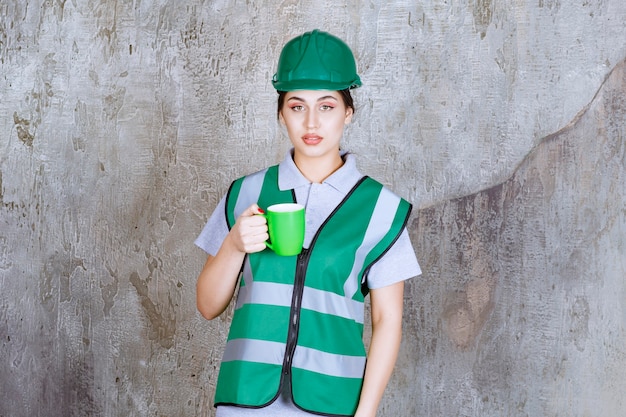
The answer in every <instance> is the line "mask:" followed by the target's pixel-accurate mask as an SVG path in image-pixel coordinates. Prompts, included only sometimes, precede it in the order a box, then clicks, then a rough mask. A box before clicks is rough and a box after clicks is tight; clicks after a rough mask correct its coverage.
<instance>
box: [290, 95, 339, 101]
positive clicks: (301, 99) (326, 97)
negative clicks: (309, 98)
mask: <svg viewBox="0 0 626 417" xmlns="http://www.w3.org/2000/svg"><path fill="white" fill-rule="evenodd" d="M328 99H331V100H335V101H337V97H333V96H323V97H320V98H318V99H317V101H318V102H320V101H324V100H328ZM292 100H293V101H304V102H306V100H305V99H303V98H300V97H297V96H292V97H289V98H288V99H287V101H292Z"/></svg>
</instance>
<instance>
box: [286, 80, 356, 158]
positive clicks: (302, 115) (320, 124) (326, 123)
mask: <svg viewBox="0 0 626 417" xmlns="http://www.w3.org/2000/svg"><path fill="white" fill-rule="evenodd" d="M279 119H280V122H281V123H282V124H283V125H285V127H286V128H287V134H288V135H289V139H290V140H291V143H292V144H293V147H294V157H295V159H296V160H297V159H302V158H325V157H327V158H337V157H338V155H339V141H340V140H341V137H342V136H343V128H344V126H345V125H346V124H348V123H350V121H351V120H352V109H351V108H350V107H346V105H345V104H344V101H343V98H342V97H341V93H340V92H339V91H329V90H298V91H289V92H287V93H286V94H285V99H284V104H283V106H282V109H281V110H280V114H279Z"/></svg>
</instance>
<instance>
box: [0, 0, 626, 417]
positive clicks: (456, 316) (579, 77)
mask: <svg viewBox="0 0 626 417" xmlns="http://www.w3.org/2000/svg"><path fill="white" fill-rule="evenodd" d="M316 27H319V28H322V29H324V30H329V31H331V32H333V33H335V34H337V35H338V36H341V37H342V38H344V39H345V40H346V41H347V42H348V43H349V44H350V45H351V46H353V49H354V52H355V55H356V57H357V60H358V62H359V68H360V72H361V73H362V78H363V81H364V84H365V85H364V87H363V88H362V89H359V90H357V91H356V95H355V99H356V101H357V114H356V117H355V120H354V123H353V125H351V126H350V127H349V128H348V131H347V132H346V137H345V140H344V147H345V148H347V149H349V150H351V151H353V152H354V153H356V154H357V155H358V156H359V164H360V166H361V168H362V170H363V171H364V172H367V173H368V174H370V175H372V176H373V177H375V178H377V179H379V180H381V181H383V182H384V183H386V184H388V185H389V186H391V187H392V188H393V189H394V190H395V191H397V192H398V193H399V194H401V195H402V196H404V197H405V198H407V199H409V200H411V201H412V202H413V203H414V204H415V209H416V210H415V214H414V216H413V220H412V222H411V223H410V226H409V228H410V232H411V235H412V238H413V242H414V244H415V247H416V252H417V254H418V257H419V258H420V260H421V263H422V267H423V269H424V275H423V276H422V277H421V278H418V279H416V280H413V281H411V282H410V283H409V284H408V285H407V293H406V298H405V302H406V310H405V311H406V318H405V323H404V324H405V338H404V342H403V346H402V350H401V355H400V359H399V363H398V366H397V369H396V373H395V374H394V377H393V380H392V382H391V384H390V387H389V389H388V390H387V394H386V397H385V399H384V401H383V403H382V404H381V407H380V412H379V415H380V416H414V415H421V416H494V417H495V416H532V417H535V416H568V417H569V416H602V417H606V416H609V417H611V416H615V417H621V416H622V415H623V410H624V409H626V404H625V400H624V398H623V397H624V395H623V394H624V384H623V381H624V380H625V379H626V348H625V346H626V330H625V329H626V285H625V283H624V281H625V280H624V278H625V277H626V249H625V246H624V236H626V209H625V201H626V189H625V185H624V184H626V178H625V171H626V168H625V166H626V149H625V148H626V146H625V135H624V130H625V128H624V126H625V122H626V117H625V111H626V99H625V98H624V97H626V95H625V94H626V78H625V75H624V72H625V65H626V64H625V62H624V58H625V57H626V3H624V2H623V1H622V0H595V1H585V0H580V1H566V0H535V1H513V0H509V1H499V2H497V1H490V0H461V1H434V0H425V1H423V2H420V3H417V4H416V2H413V1H393V2H383V1H369V2H356V1H330V0H321V1H314V2H313V1H302V2H298V1H289V0H287V1H281V2H271V1H256V2H255V1H247V2H244V1H235V0H221V1H218V0H215V1H201V0H183V1H172V0H155V1H147V0H145V1H140V0H134V1H130V0H126V1H123V0H88V1H79V0H72V1H66V0H63V1H60V0H54V1H52V0H47V1H43V0H40V1H29V0H0V345H1V347H0V417H21V416H28V417H31V416H122V415H123V416H183V415H184V416H207V415H212V413H213V409H212V406H211V401H212V395H213V389H214V383H215V378H216V376H217V373H216V369H217V367H218V366H219V359H220V355H221V350H222V348H223V344H224V340H225V337H226V332H227V329H228V324H229V319H230V312H227V313H225V314H224V315H223V316H222V317H220V318H219V319H216V320H214V321H212V322H206V321H204V320H203V319H201V318H200V316H199V314H198V313H197V312H196V309H195V298H194V297H195V295H194V285H195V279H196V276H197V274H198V272H199V270H200V268H201V266H202V263H203V262H204V255H203V254H202V253H201V251H199V250H198V249H196V248H194V246H193V244H192V241H193V239H194V238H195V236H196V235H197V233H198V232H199V231H200V229H201V227H202V225H203V224H204V222H205V221H206V219H207V217H208V216H209V214H210V213H211V211H212V209H213V208H214V206H215V205H216V203H217V200H218V199H219V198H220V197H221V195H222V194H223V193H224V192H225V190H226V189H227V187H228V184H229V182H230V181H231V180H232V179H234V178H235V177H236V176H238V175H242V174H244V173H247V172H250V171H253V170H256V169H258V168H261V167H263V166H266V165H268V164H272V163H275V162H277V161H279V160H280V159H281V158H282V156H283V154H284V152H285V151H286V149H287V148H288V140H287V139H286V137H285V135H284V132H282V131H281V129H280V128H279V127H278V124H277V122H276V118H275V92H274V91H273V89H272V87H271V85H270V83H269V79H270V78H271V75H272V74H273V72H274V69H275V68H274V65H275V61H276V59H277V57H278V54H279V52H280V48H281V46H282V45H283V43H284V42H285V41H287V40H288V39H290V38H291V37H292V36H294V35H297V34H299V33H301V32H302V31H304V30H310V29H313V28H316Z"/></svg>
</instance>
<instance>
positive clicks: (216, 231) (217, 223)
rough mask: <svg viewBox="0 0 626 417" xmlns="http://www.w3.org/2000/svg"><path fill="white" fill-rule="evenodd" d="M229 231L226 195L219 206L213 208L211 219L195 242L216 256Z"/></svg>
mask: <svg viewBox="0 0 626 417" xmlns="http://www.w3.org/2000/svg"><path fill="white" fill-rule="evenodd" d="M228 231H229V230H228V224H226V196H224V197H222V199H221V200H220V202H219V203H217V207H215V210H213V214H211V217H209V221H208V222H207V223H206V225H205V226H204V228H203V229H202V232H201V233H200V235H199V236H198V238H197V239H196V241H195V242H194V243H195V244H196V246H198V247H199V248H200V249H202V250H203V251H205V252H206V253H207V254H209V255H211V256H215V255H217V251H218V250H219V249H220V247H221V246H222V243H223V242H224V239H225V238H226V235H227V234H228Z"/></svg>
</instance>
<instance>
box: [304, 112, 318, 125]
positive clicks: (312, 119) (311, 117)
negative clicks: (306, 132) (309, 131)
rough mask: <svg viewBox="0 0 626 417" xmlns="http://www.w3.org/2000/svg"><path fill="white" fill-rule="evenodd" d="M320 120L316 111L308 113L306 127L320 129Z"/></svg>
mask: <svg viewBox="0 0 626 417" xmlns="http://www.w3.org/2000/svg"><path fill="white" fill-rule="evenodd" d="M318 124H319V118H318V115H317V113H316V112H315V111H308V112H307V113H306V127H308V128H315V127H318Z"/></svg>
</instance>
